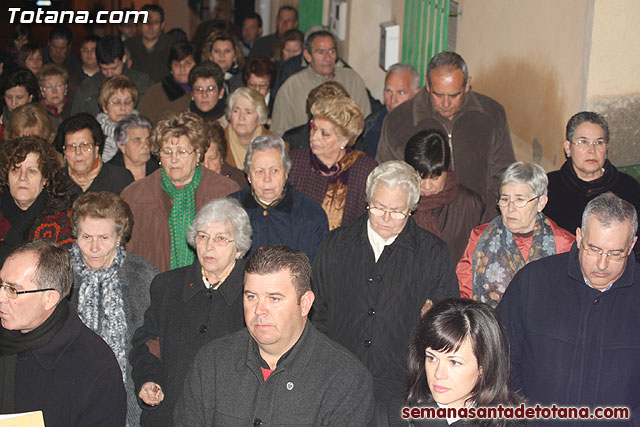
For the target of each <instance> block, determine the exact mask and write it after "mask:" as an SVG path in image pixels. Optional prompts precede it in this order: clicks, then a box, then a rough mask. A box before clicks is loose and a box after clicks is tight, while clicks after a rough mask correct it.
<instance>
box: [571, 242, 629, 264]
mask: <svg viewBox="0 0 640 427" xmlns="http://www.w3.org/2000/svg"><path fill="white" fill-rule="evenodd" d="M581 246H582V249H584V252H585V253H586V254H587V255H588V256H590V257H593V258H598V259H600V258H601V257H602V255H606V256H607V260H609V261H612V262H621V261H624V260H625V259H626V258H627V251H626V250H617V251H607V252H605V251H603V250H602V249H600V248H597V247H595V246H591V245H588V244H585V241H584V239H582V244H581Z"/></svg>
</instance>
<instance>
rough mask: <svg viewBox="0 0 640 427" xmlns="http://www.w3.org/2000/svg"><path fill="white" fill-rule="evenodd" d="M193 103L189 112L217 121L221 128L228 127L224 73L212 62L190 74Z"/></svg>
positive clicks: (202, 65)
mask: <svg viewBox="0 0 640 427" xmlns="http://www.w3.org/2000/svg"><path fill="white" fill-rule="evenodd" d="M189 89H190V93H191V103H190V104H189V111H191V112H192V113H196V114H197V115H199V116H200V117H202V118H203V119H205V120H217V121H218V123H220V126H222V127H225V126H227V124H228V122H227V118H226V117H225V115H224V111H225V108H226V106H227V98H226V96H227V93H226V92H225V90H224V73H223V72H222V70H221V69H220V67H219V66H218V64H215V63H213V62H211V61H205V62H201V63H200V64H198V65H196V66H195V67H193V68H192V69H191V71H190V72H189Z"/></svg>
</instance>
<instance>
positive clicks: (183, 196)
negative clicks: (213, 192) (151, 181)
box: [162, 165, 202, 270]
mask: <svg viewBox="0 0 640 427" xmlns="http://www.w3.org/2000/svg"><path fill="white" fill-rule="evenodd" d="M201 180H202V169H201V166H200V165H198V166H196V172H195V174H194V175H193V179H192V180H191V182H190V183H188V184H186V185H185V186H183V187H181V188H178V187H176V186H175V185H173V183H172V182H171V180H170V179H169V177H168V176H167V174H166V173H165V172H164V169H162V190H163V191H164V192H165V193H167V195H168V196H169V198H171V200H172V202H173V205H172V206H171V214H170V215H169V233H170V234H171V269H172V270H173V269H174V268H180V267H184V266H187V265H191V263H193V260H194V259H195V256H194V254H193V251H192V250H191V249H190V248H189V246H187V228H189V225H190V224H191V221H193V218H194V217H195V216H196V190H197V189H198V186H199V185H200V181H201Z"/></svg>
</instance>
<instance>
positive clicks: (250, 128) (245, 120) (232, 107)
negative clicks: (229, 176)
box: [225, 87, 271, 168]
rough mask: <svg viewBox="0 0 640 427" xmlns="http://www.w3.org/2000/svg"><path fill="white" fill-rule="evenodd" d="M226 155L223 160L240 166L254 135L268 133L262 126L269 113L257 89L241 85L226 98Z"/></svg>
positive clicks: (234, 165)
mask: <svg viewBox="0 0 640 427" xmlns="http://www.w3.org/2000/svg"><path fill="white" fill-rule="evenodd" d="M226 114H227V120H228V121H229V124H228V125H227V128H226V130H225V136H226V138H227V146H228V148H229V149H228V150H227V156H226V158H225V162H227V163H228V164H230V165H231V166H233V167H237V168H242V167H243V165H244V158H245V156H246V155H247V148H248V147H249V144H250V143H251V140H252V139H253V138H255V137H256V136H260V135H270V134H271V132H270V131H269V130H268V129H267V128H265V127H264V125H265V123H267V116H268V114H269V112H268V110H267V106H266V104H265V103H264V97H263V96H262V94H260V93H259V92H258V91H256V90H253V89H249V88H248V87H241V88H238V89H236V90H235V92H233V93H232V94H231V96H230V97H229V98H228V99H227V113H226Z"/></svg>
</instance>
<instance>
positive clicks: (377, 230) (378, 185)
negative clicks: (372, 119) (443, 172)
mask: <svg viewBox="0 0 640 427" xmlns="http://www.w3.org/2000/svg"><path fill="white" fill-rule="evenodd" d="M314 105H315V104H314ZM419 198H420V175H418V173H417V172H416V171H415V169H413V168H412V167H411V166H409V165H408V164H407V163H405V162H403V161H400V160H392V161H389V162H385V163H382V164H380V165H378V166H377V167H376V168H375V169H374V170H373V171H372V172H371V173H370V174H369V176H368V177H367V183H366V201H367V209H368V214H366V213H365V214H364V215H361V216H360V217H359V218H358V219H356V221H355V222H353V223H352V224H350V225H343V226H341V227H340V228H337V229H336V230H333V231H332V232H330V233H329V235H328V236H327V237H326V238H325V239H324V240H323V241H322V244H321V245H320V248H319V249H318V253H317V254H316V257H315V259H314V261H313V291H314V293H315V295H316V300H315V302H314V303H313V309H314V311H313V313H312V315H311V320H312V321H313V323H314V325H315V326H316V327H317V328H318V329H319V330H320V331H321V332H324V333H325V334H327V336H328V337H329V338H331V339H332V340H334V341H336V342H337V343H338V344H341V345H343V346H344V347H346V348H347V350H349V351H351V352H352V353H353V354H354V355H355V356H356V357H358V358H359V359H360V360H361V361H362V362H363V363H364V364H365V366H366V367H367V368H368V369H369V371H370V372H371V374H372V375H373V387H374V392H375V396H376V407H377V409H376V414H385V416H386V411H387V404H388V402H389V401H390V400H391V399H394V398H396V397H397V396H401V395H402V394H403V393H404V392H405V391H406V390H407V373H406V361H407V348H408V345H409V342H410V339H411V333H412V332H413V330H414V328H415V326H416V324H417V323H418V320H420V315H421V312H422V311H423V310H424V309H426V307H428V306H429V303H430V302H431V303H435V302H438V301H440V300H441V299H444V298H448V297H454V296H457V295H458V286H457V281H456V276H455V272H454V263H453V262H452V259H451V251H449V248H448V247H447V245H446V244H445V242H444V241H442V240H441V239H439V238H438V237H436V236H435V235H434V234H433V233H431V232H429V231H427V230H425V229H423V228H420V227H418V225H417V224H416V223H415V221H414V220H413V217H412V216H411V212H412V211H413V210H415V208H416V206H417V205H418V199H419Z"/></svg>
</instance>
